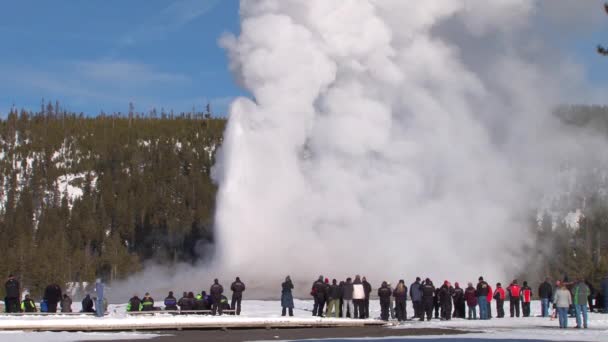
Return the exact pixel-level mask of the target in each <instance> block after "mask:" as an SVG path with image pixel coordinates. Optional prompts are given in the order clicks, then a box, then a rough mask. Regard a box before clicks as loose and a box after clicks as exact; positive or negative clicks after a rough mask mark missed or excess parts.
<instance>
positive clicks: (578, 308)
mask: <svg viewBox="0 0 608 342" xmlns="http://www.w3.org/2000/svg"><path fill="white" fill-rule="evenodd" d="M589 293H591V290H590V289H589V286H587V284H585V282H584V281H583V279H578V282H577V283H576V285H575V286H574V288H573V289H572V304H573V305H574V310H575V312H576V327H577V328H578V329H580V328H581V327H583V328H585V329H587V327H588V324H587V323H588V320H587V297H588V296H589ZM581 315H582V316H583V317H582V318H583V319H582V322H581ZM581 323H582V324H581Z"/></svg>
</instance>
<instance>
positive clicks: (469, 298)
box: [464, 282, 477, 319]
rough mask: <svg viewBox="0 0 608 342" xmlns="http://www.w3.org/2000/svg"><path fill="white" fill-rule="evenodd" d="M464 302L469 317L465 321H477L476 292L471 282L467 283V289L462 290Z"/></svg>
mask: <svg viewBox="0 0 608 342" xmlns="http://www.w3.org/2000/svg"><path fill="white" fill-rule="evenodd" d="M464 300H465V301H466V302H467V306H468V307H469V317H468V318H467V319H477V290H475V288H474V287H473V283H471V282H469V284H468V286H467V289H466V290H464Z"/></svg>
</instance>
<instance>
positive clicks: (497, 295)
mask: <svg viewBox="0 0 608 342" xmlns="http://www.w3.org/2000/svg"><path fill="white" fill-rule="evenodd" d="M505 297H506V293H505V289H503V288H502V285H501V284H500V283H496V290H495V291H494V299H496V317H498V318H503V317H505V308H504V303H505Z"/></svg>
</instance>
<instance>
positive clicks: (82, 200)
mask: <svg viewBox="0 0 608 342" xmlns="http://www.w3.org/2000/svg"><path fill="white" fill-rule="evenodd" d="M225 124H226V120H225V119H223V118H215V117H213V116H212V115H211V113H210V108H209V107H207V112H204V113H195V112H192V113H180V114H177V115H176V114H173V113H172V112H169V113H166V112H165V111H164V110H161V112H160V113H157V112H156V110H153V111H151V112H150V113H146V114H143V113H136V112H135V111H134V108H133V105H130V108H129V112H128V113H126V114H121V113H114V114H111V115H107V114H105V113H101V114H100V115H97V116H93V117H89V116H85V115H83V114H82V113H80V114H76V113H71V112H67V111H65V110H61V109H60V107H59V104H57V103H56V104H55V105H52V104H51V103H48V104H46V105H43V106H41V109H40V111H38V112H29V111H25V110H21V111H17V110H14V109H13V110H11V111H10V112H9V113H8V115H7V117H6V118H5V119H3V120H1V121H0V237H1V238H0V251H2V252H0V253H2V254H3V256H2V262H0V274H2V275H3V276H4V277H6V276H8V274H9V273H15V274H17V275H18V276H19V277H20V280H21V282H22V284H23V285H24V287H26V288H28V289H29V290H30V291H31V292H32V293H33V294H35V295H36V294H40V293H41V291H42V290H43V289H44V287H45V286H46V285H47V284H49V283H51V282H56V283H58V284H65V283H67V282H93V281H94V280H95V279H96V278H97V277H101V278H103V279H104V280H106V281H111V280H114V279H120V278H123V277H126V276H128V275H129V274H131V273H133V272H136V271H138V270H139V269H140V268H141V267H142V266H141V265H142V262H143V261H144V260H163V261H166V260H169V261H171V262H177V261H180V262H193V261H194V260H196V259H198V258H199V257H201V256H204V255H205V253H209V247H208V246H209V245H210V244H212V242H213V231H212V226H213V212H214V203H215V194H216V186H215V185H214V184H213V182H212V180H211V177H210V173H211V168H212V166H213V164H214V155H215V151H216V149H217V148H218V147H219V146H220V144H221V142H222V134H223V131H224V127H225ZM0 291H3V288H2V289H1V290H0Z"/></svg>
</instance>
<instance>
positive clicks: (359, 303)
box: [353, 275, 365, 319]
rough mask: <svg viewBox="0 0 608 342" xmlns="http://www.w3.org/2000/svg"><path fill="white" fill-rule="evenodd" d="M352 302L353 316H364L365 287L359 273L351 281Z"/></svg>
mask: <svg viewBox="0 0 608 342" xmlns="http://www.w3.org/2000/svg"><path fill="white" fill-rule="evenodd" d="M353 304H354V307H355V310H354V315H353V318H361V319H363V318H365V288H364V287H363V283H362V282H361V277H359V275H357V276H355V281H354V282H353Z"/></svg>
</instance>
